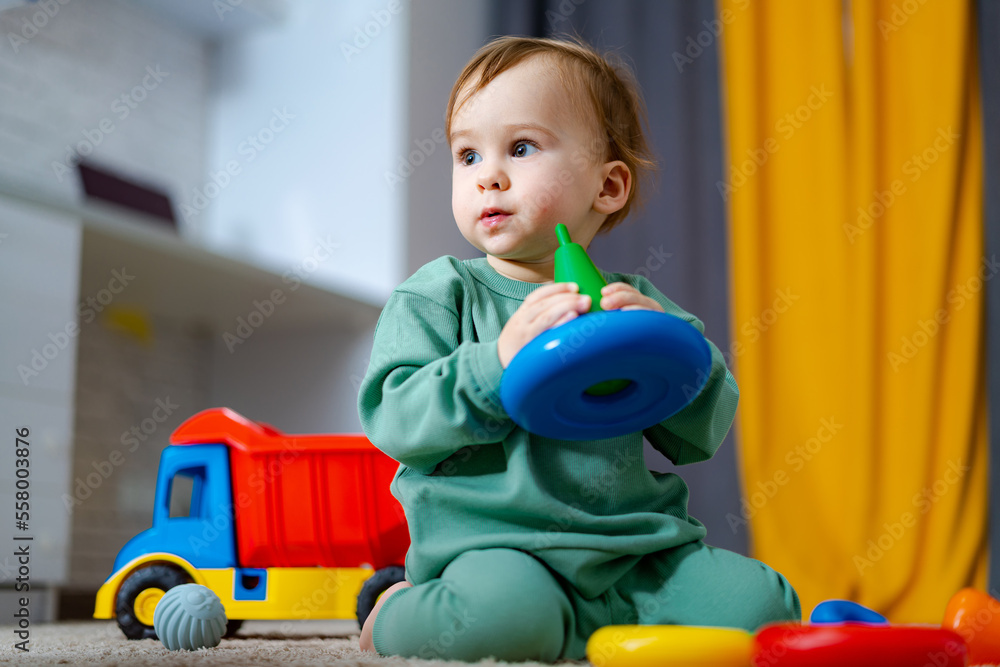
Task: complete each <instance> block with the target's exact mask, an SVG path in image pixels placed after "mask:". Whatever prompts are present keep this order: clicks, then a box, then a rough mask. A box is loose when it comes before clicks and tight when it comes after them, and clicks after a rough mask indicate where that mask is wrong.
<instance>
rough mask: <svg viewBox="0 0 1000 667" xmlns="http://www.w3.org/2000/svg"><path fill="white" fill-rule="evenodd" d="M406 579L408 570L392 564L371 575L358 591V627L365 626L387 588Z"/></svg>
mask: <svg viewBox="0 0 1000 667" xmlns="http://www.w3.org/2000/svg"><path fill="white" fill-rule="evenodd" d="M405 580H406V570H404V569H403V568H402V567H401V566H399V565H390V566H389V567H383V568H382V569H381V570H376V571H375V574H373V575H372V576H371V577H369V578H368V579H367V580H366V581H365V583H364V585H363V586H362V587H361V592H360V593H358V627H364V624H365V621H366V620H367V619H368V615H369V614H371V613H372V609H374V608H375V603H376V602H377V601H378V597H379V596H380V595H382V593H385V591H386V589H387V588H389V587H390V586H392V585H393V584H398V583H399V582H401V581H405Z"/></svg>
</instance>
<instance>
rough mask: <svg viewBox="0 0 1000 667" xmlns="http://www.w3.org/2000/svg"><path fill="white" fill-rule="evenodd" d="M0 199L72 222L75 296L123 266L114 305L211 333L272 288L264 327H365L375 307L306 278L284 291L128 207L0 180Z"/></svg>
mask: <svg viewBox="0 0 1000 667" xmlns="http://www.w3.org/2000/svg"><path fill="white" fill-rule="evenodd" d="M0 197H4V198H6V199H7V200H8V201H12V202H19V203H22V204H26V205H28V206H33V207H39V208H41V209H43V210H45V211H48V212H54V213H60V214H63V215H65V216H67V217H69V218H71V219H74V220H79V221H80V224H81V225H82V228H83V250H82V258H81V267H80V298H81V301H85V300H86V299H87V298H88V297H92V298H96V296H97V295H98V293H99V292H101V290H105V289H106V288H108V285H109V282H110V281H111V280H112V278H113V277H114V276H113V273H112V271H119V272H121V271H122V269H123V267H124V268H125V269H126V270H127V273H128V274H129V275H133V276H135V278H134V279H132V280H129V283H128V286H127V287H126V288H125V289H123V290H121V292H120V293H119V294H116V295H114V300H113V302H112V303H113V304H114V305H115V306H124V307H131V308H136V309H137V310H140V311H143V312H146V313H149V314H151V315H158V316H162V317H167V318H171V319H174V320H180V321H184V322H191V323H200V324H203V325H205V326H206V327H208V328H209V329H210V330H211V331H213V332H215V333H219V334H221V333H223V332H226V331H229V332H234V331H235V328H236V326H237V322H238V320H237V318H240V317H242V318H244V319H246V318H247V317H248V315H249V314H250V313H251V312H254V311H257V310H262V311H268V310H269V308H268V306H267V305H266V304H264V302H265V301H268V300H271V299H272V296H273V294H274V292H275V290H280V293H281V296H283V297H284V302H283V303H280V304H274V305H275V307H274V310H273V312H272V313H271V315H270V316H267V317H266V318H265V321H266V327H265V328H266V329H268V330H274V331H278V330H286V329H302V328H314V327H326V328H338V329H349V330H358V329H364V328H371V327H373V326H374V324H375V322H376V321H377V319H378V315H379V313H380V312H381V308H382V304H381V303H376V302H373V301H371V300H368V299H366V298H365V297H363V296H359V295H354V294H345V293H343V292H341V291H334V290H331V289H328V288H326V287H323V286H319V285H316V284H314V283H308V282H302V283H300V284H299V285H298V287H297V288H295V289H292V288H293V284H291V283H289V282H288V281H286V280H284V279H283V278H282V276H281V275H279V274H278V273H275V272H273V271H270V270H267V269H265V268H262V267H260V266H257V265H255V264H252V263H250V262H247V261H245V260H243V259H238V258H234V257H229V256H226V255H223V254H220V253H217V252H214V251H211V250H208V249H206V248H203V247H200V246H197V245H194V244H192V243H190V242H188V241H185V240H184V239H182V238H181V237H180V236H179V235H178V234H177V233H175V232H174V231H173V230H171V229H169V228H168V227H167V226H166V225H165V224H164V223H163V221H162V220H158V219H156V218H152V217H149V216H146V215H143V214H140V213H136V212H133V211H131V210H128V209H123V208H120V207H118V206H113V205H110V204H104V203H101V202H93V201H87V202H86V203H83V204H81V203H75V202H68V201H64V200H59V199H56V198H53V197H52V196H51V195H47V194H46V193H44V192H42V191H38V190H32V189H30V188H29V187H25V186H22V185H13V184H11V183H6V182H0ZM117 285H118V283H117V282H116V283H115V286H116V287H117ZM255 301H256V302H258V303H260V304H262V308H260V309H258V308H257V307H256V306H255V304H254V302H255ZM265 315H266V312H265ZM254 319H255V320H257V319H259V318H257V316H254Z"/></svg>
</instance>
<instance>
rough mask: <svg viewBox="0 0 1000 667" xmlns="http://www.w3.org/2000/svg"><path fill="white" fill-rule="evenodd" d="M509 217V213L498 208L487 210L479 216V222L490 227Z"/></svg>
mask: <svg viewBox="0 0 1000 667" xmlns="http://www.w3.org/2000/svg"><path fill="white" fill-rule="evenodd" d="M509 215H510V213H508V212H507V211H504V210H502V209H499V208H487V209H484V210H483V212H482V214H480V216H479V221H480V222H483V223H485V224H487V225H490V224H494V223H496V222H499V221H501V220H503V219H505V218H507V217H508V216H509Z"/></svg>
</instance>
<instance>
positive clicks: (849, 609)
mask: <svg viewBox="0 0 1000 667" xmlns="http://www.w3.org/2000/svg"><path fill="white" fill-rule="evenodd" d="M809 622H810V623H814V624H819V623H877V624H883V623H888V622H889V621H888V620H886V617H885V616H883V615H882V614H880V613H878V612H877V611H873V610H871V609H869V608H868V607H865V606H864V605H860V604H858V603H857V602H851V601H850V600H825V601H824V602H820V603H819V604H818V605H816V608H815V609H813V611H812V614H810V616H809Z"/></svg>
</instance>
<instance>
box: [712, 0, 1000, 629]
mask: <svg viewBox="0 0 1000 667" xmlns="http://www.w3.org/2000/svg"><path fill="white" fill-rule="evenodd" d="M719 19H720V24H721V25H722V33H721V41H722V44H721V46H722V52H723V53H722V56H723V67H724V71H723V80H724V95H723V97H724V100H725V105H726V108H725V110H724V114H725V116H726V118H727V120H726V132H727V134H728V137H727V144H728V153H729V155H728V157H727V160H726V163H725V164H728V165H730V169H729V170H728V172H727V173H726V174H725V180H724V181H720V183H719V184H718V189H719V193H720V196H722V197H723V198H725V200H726V201H727V203H728V206H729V213H730V234H731V247H732V274H731V275H732V294H733V302H734V303H733V307H734V313H733V327H734V331H733V335H734V338H733V340H734V342H735V345H734V348H733V351H734V354H735V368H736V375H737V379H738V381H739V384H740V389H741V403H740V405H741V407H740V413H739V416H738V419H737V426H736V428H737V429H738V430H737V435H738V439H739V442H740V457H741V464H742V471H743V483H744V489H743V490H744V495H745V498H746V502H745V504H744V507H743V512H742V513H741V515H740V516H731V517H730V519H731V521H730V522H731V524H732V525H733V526H734V529H739V527H740V526H748V527H749V529H750V531H751V532H750V535H751V544H752V550H753V555H754V556H755V557H756V558H759V559H761V560H763V561H764V562H766V563H768V564H769V565H771V566H772V567H774V568H776V569H777V570H779V571H780V572H782V573H783V574H785V575H786V576H787V577H788V578H789V580H790V581H791V583H792V585H793V586H795V588H796V590H798V592H799V595H800V597H801V599H802V605H803V614H804V615H806V616H808V614H809V613H810V612H811V611H812V608H813V607H814V606H815V605H816V604H817V603H819V602H821V601H822V600H824V599H829V598H848V599H853V600H855V601H857V602H860V603H861V604H864V605H867V606H870V607H872V608H874V609H876V610H878V611H880V612H882V613H884V614H886V615H887V616H888V617H889V619H890V620H891V621H894V622H928V623H940V621H941V616H942V614H943V611H944V607H945V604H946V603H947V601H948V599H949V598H950V597H951V595H952V594H954V593H955V592H957V591H958V590H959V589H960V588H962V587H963V586H967V585H975V586H978V587H981V588H982V587H984V586H985V572H986V534H987V531H986V512H987V460H986V456H987V449H986V410H985V362H984V337H983V317H984V315H983V307H982V304H983V299H982V294H983V284H984V280H989V279H991V278H992V277H993V275H994V274H995V273H996V272H997V271H998V270H1000V267H998V266H997V265H996V264H995V262H994V261H993V260H992V259H991V258H984V257H983V242H982V154H981V150H982V131H981V126H980V106H979V89H978V71H977V62H976V55H975V54H976V50H975V49H976V45H975V13H974V7H973V4H972V3H971V2H959V1H950V0H854V1H850V0H844V1H842V0H808V1H802V0H783V1H782V0H721V4H720V6H719Z"/></svg>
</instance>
